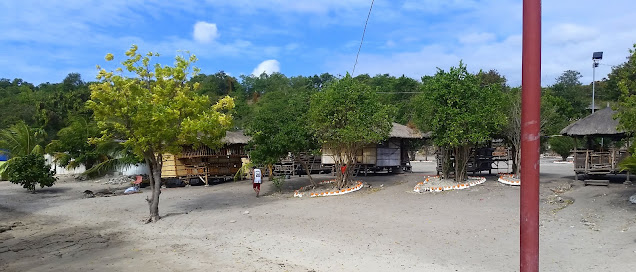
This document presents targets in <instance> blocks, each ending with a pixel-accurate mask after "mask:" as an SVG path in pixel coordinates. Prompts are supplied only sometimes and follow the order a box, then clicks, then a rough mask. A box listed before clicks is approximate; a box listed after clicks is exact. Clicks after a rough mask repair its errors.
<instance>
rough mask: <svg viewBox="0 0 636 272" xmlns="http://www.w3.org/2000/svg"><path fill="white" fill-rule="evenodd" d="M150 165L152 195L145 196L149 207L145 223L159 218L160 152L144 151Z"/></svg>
mask: <svg viewBox="0 0 636 272" xmlns="http://www.w3.org/2000/svg"><path fill="white" fill-rule="evenodd" d="M144 159H145V160H146V162H147V163H149V164H148V166H150V190H152V197H151V198H150V199H148V198H146V201H148V206H149V209H150V216H149V217H148V220H147V221H146V223H150V222H157V221H159V219H160V218H161V217H160V216H159V195H161V167H162V156H161V154H157V155H155V154H154V152H150V151H149V152H146V154H145V158H144Z"/></svg>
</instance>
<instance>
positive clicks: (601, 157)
mask: <svg viewBox="0 0 636 272" xmlns="http://www.w3.org/2000/svg"><path fill="white" fill-rule="evenodd" d="M615 114H616V111H614V110H612V109H611V108H609V107H607V108H604V109H601V110H598V111H595V112H594V113H592V114H590V115H588V116H587V117H585V118H583V119H581V120H578V121H576V122H574V123H572V124H570V125H569V126H567V127H565V128H564V129H563V130H561V135H564V136H570V137H573V138H574V140H575V143H576V144H575V145H574V151H573V152H574V176H575V179H577V180H578V174H584V175H606V174H617V173H619V172H620V169H619V167H618V163H619V162H620V161H622V160H623V159H624V158H626V157H628V156H629V153H628V152H627V147H626V146H618V147H616V146H611V145H610V146H603V145H597V144H594V143H593V139H594V138H606V139H611V140H614V141H620V140H621V139H623V138H625V137H627V135H626V133H625V131H622V130H620V129H618V120H617V119H614V115H615ZM584 138H586V139H587V141H586V148H585V149H582V150H579V149H577V146H578V142H579V141H581V140H583V139H584ZM627 178H628V180H629V174H628V177H627Z"/></svg>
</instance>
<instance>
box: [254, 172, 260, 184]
mask: <svg viewBox="0 0 636 272" xmlns="http://www.w3.org/2000/svg"><path fill="white" fill-rule="evenodd" d="M254 183H261V169H254Z"/></svg>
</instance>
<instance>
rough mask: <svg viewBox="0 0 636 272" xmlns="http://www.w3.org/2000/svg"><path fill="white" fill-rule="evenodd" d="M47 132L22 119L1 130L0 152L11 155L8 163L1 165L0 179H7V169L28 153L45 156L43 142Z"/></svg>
mask: <svg viewBox="0 0 636 272" xmlns="http://www.w3.org/2000/svg"><path fill="white" fill-rule="evenodd" d="M45 137H46V133H45V132H44V131H43V130H42V129H37V128H31V127H29V126H28V125H27V124H25V123H24V122H22V121H20V122H18V123H17V124H15V125H12V126H11V127H9V128H7V129H3V130H1V131H0V153H1V154H6V155H10V156H11V159H9V160H8V161H7V162H6V163H4V164H2V165H0V179H7V178H8V174H7V169H8V168H9V167H10V166H11V165H12V164H13V162H14V161H15V160H17V159H18V158H21V157H24V156H27V155H31V154H34V155H37V156H43V155H44V150H43V148H42V143H43V141H44V138H45Z"/></svg>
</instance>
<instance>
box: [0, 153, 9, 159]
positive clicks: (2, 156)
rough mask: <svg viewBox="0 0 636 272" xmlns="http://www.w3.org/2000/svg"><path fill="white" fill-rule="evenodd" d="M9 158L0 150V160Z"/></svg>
mask: <svg viewBox="0 0 636 272" xmlns="http://www.w3.org/2000/svg"><path fill="white" fill-rule="evenodd" d="M7 160H9V154H6V153H3V152H0V161H7Z"/></svg>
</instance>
